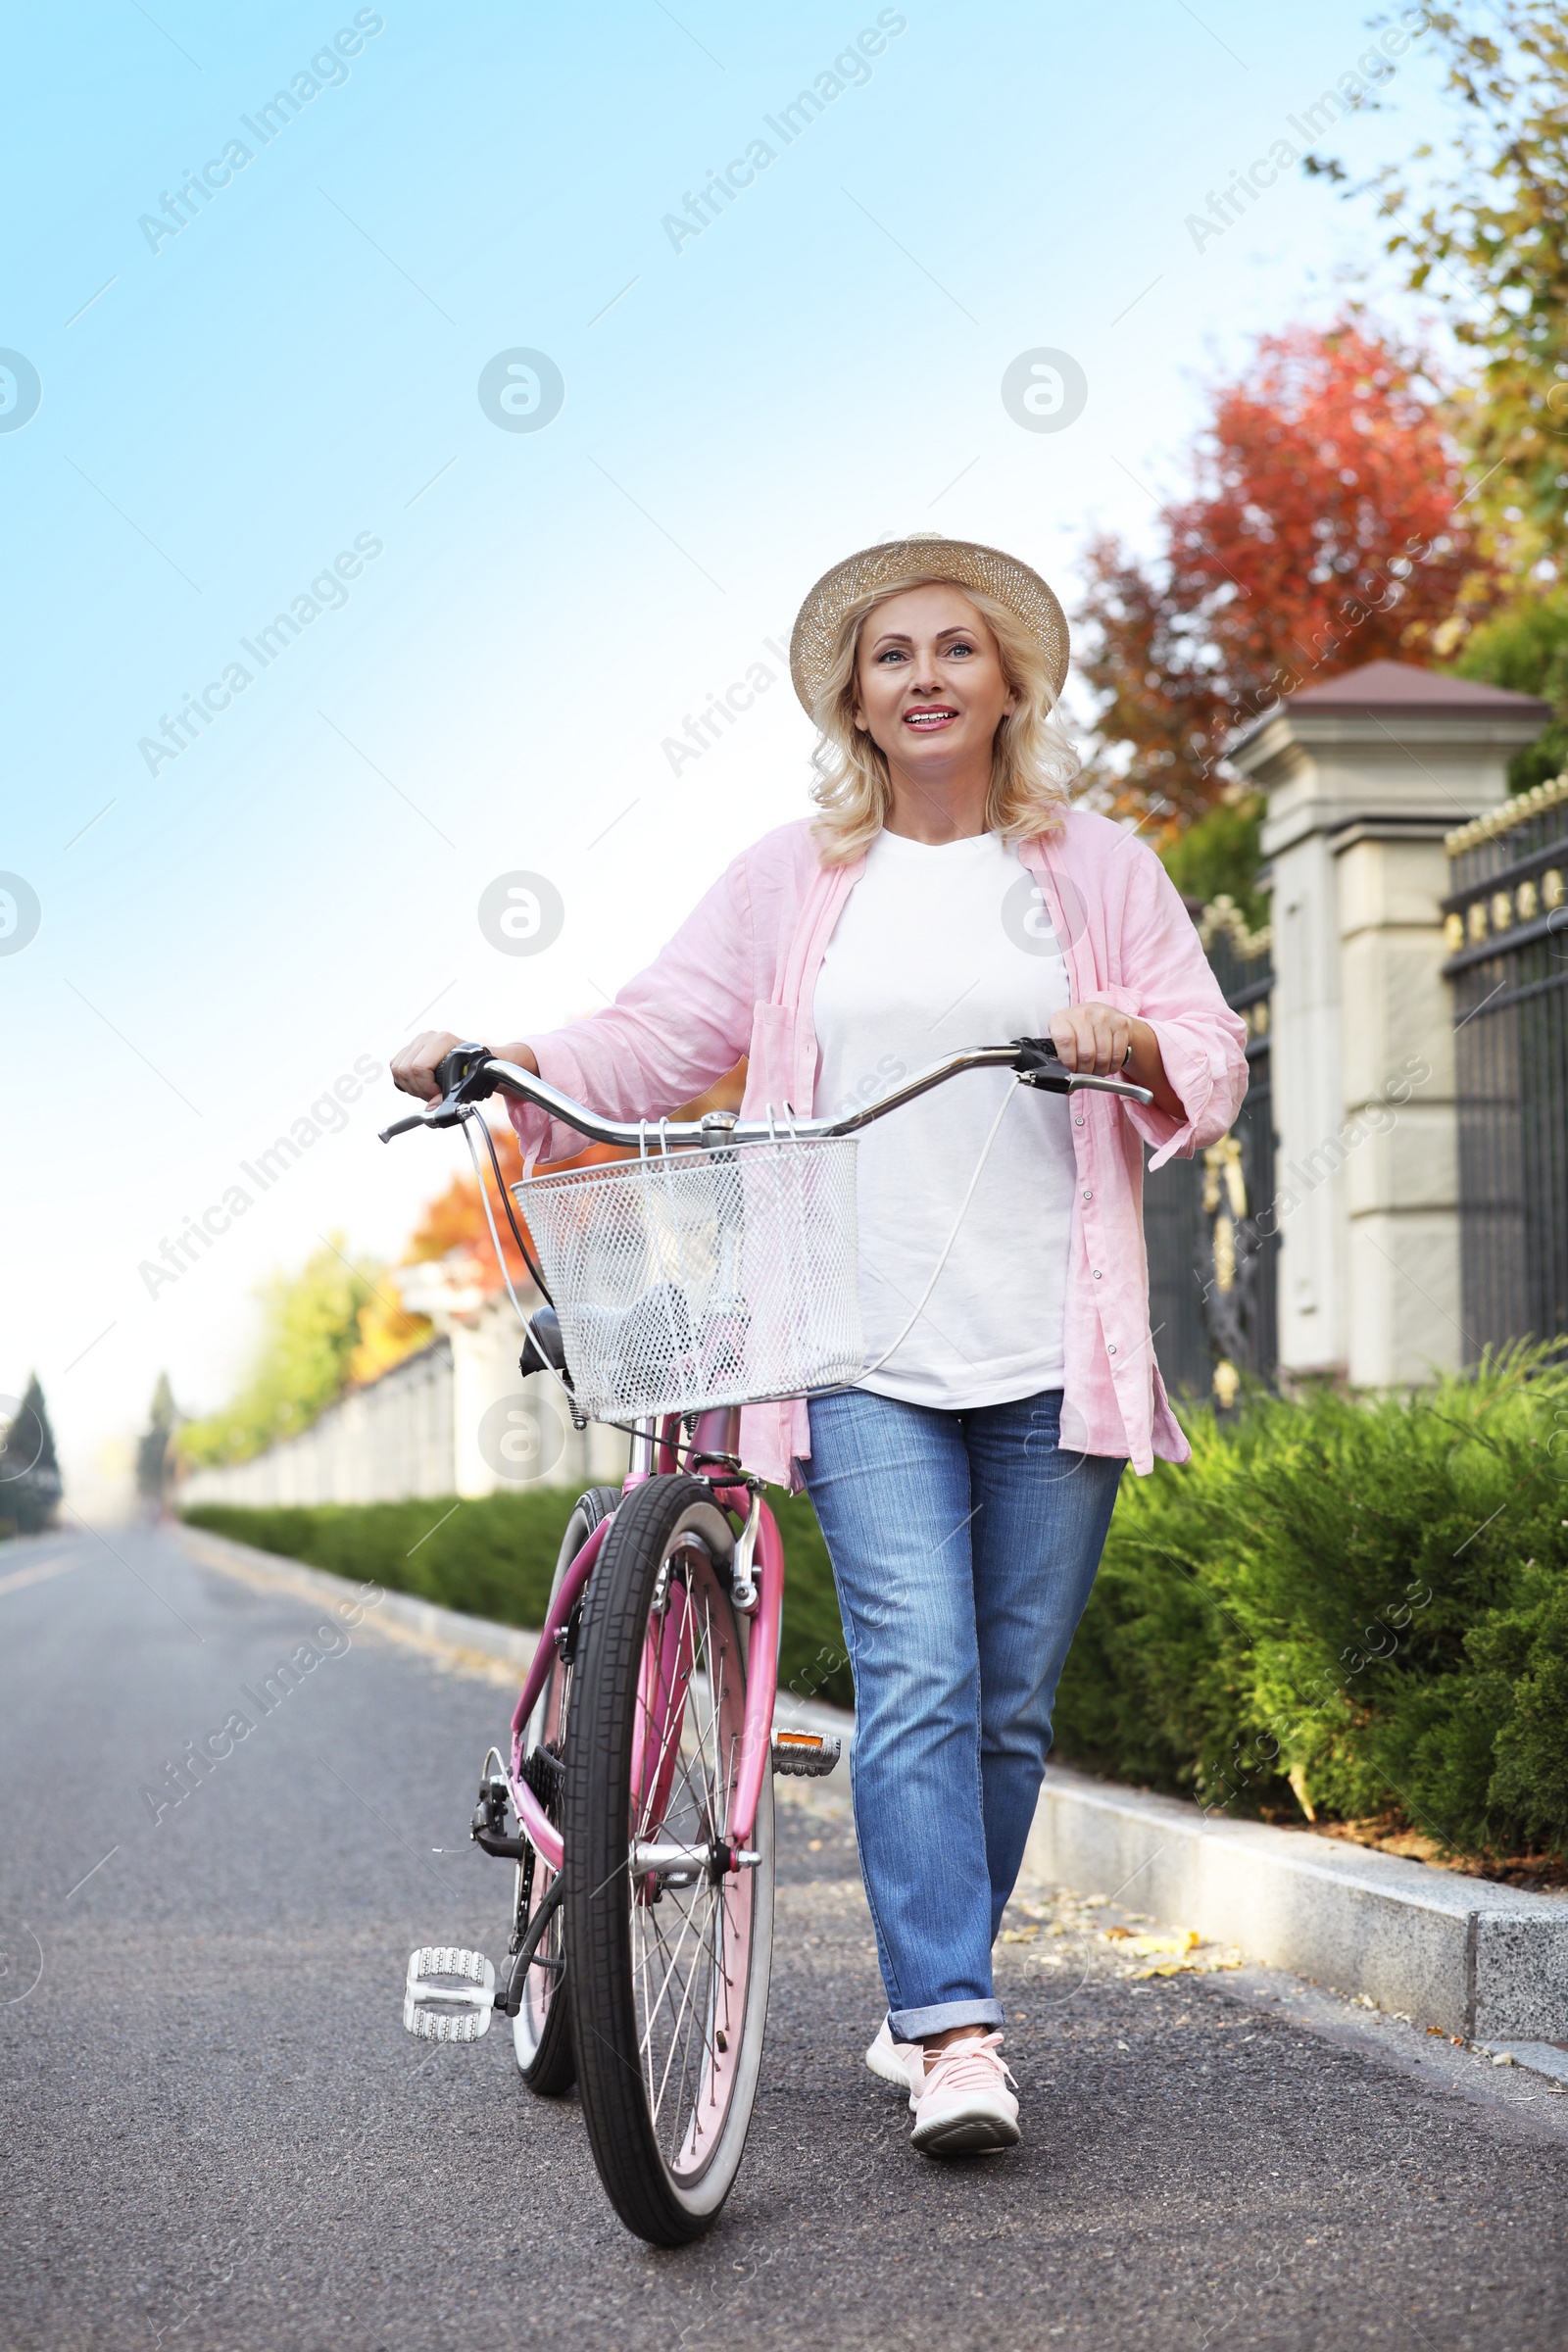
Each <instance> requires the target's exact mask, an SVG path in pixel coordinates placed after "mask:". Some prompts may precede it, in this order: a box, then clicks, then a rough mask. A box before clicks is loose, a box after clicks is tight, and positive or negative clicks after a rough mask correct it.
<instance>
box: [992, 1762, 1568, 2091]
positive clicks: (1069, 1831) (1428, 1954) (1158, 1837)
mask: <svg viewBox="0 0 1568 2352" xmlns="http://www.w3.org/2000/svg"><path fill="white" fill-rule="evenodd" d="M1023 1867H1024V1872H1025V1875H1026V1876H1031V1877H1035V1878H1038V1879H1042V1880H1046V1881H1049V1882H1054V1883H1055V1884H1057V1885H1060V1886H1067V1887H1073V1888H1075V1889H1076V1890H1077V1891H1078V1892H1079V1893H1081V1894H1104V1895H1110V1896H1114V1897H1115V1898H1116V1899H1117V1900H1118V1901H1121V1902H1125V1903H1127V1904H1129V1905H1132V1906H1135V1907H1136V1908H1137V1909H1138V1910H1140V1911H1144V1912H1147V1913H1148V1914H1149V1915H1150V1916H1151V1917H1152V1918H1154V1919H1157V1920H1161V1921H1164V1922H1167V1923H1170V1924H1172V1925H1176V1924H1179V1925H1181V1926H1183V1927H1188V1928H1196V1929H1197V1930H1198V1932H1199V1934H1200V1935H1201V1936H1203V1937H1204V1938H1205V1939H1206V1940H1209V1941H1212V1942H1215V1943H1227V1944H1234V1945H1237V1946H1239V1947H1240V1948H1241V1949H1242V1950H1243V1951H1246V1952H1250V1953H1251V1954H1252V1955H1253V1956H1254V1957H1255V1958H1256V1959H1259V1960H1262V1961H1265V1962H1267V1963H1268V1964H1269V1965H1270V1966H1272V1967H1275V1968H1283V1969H1289V1970H1290V1971H1291V1973H1292V1974H1293V1975H1295V1976H1299V1977H1307V1978H1310V1979H1312V1980H1313V1981H1314V1982H1316V1983H1318V1984H1321V1985H1330V1986H1332V1987H1333V1988H1334V1989H1335V1990H1336V1991H1338V1992H1345V1993H1350V1994H1352V1995H1353V1994H1364V1995H1365V1996H1366V1997H1367V1998H1368V1999H1370V2000H1373V2001H1375V2002H1376V2003H1377V2005H1378V2006H1379V2008H1382V2009H1387V2010H1390V2011H1392V2012H1394V2013H1395V2014H1396V2015H1402V2016H1406V2017H1409V2018H1412V2019H1413V2020H1415V2022H1416V2023H1418V2024H1420V2025H1424V2026H1436V2027H1441V2028H1442V2030H1443V2031H1444V2032H1445V2033H1446V2034H1462V2035H1463V2036H1464V2038H1465V2040H1466V2041H1485V2042H1488V2043H1490V2044H1491V2045H1492V2047H1493V2048H1498V2047H1500V2046H1501V2045H1502V2044H1504V2043H1513V2044H1515V2045H1516V2046H1517V2045H1519V2044H1523V2043H1527V2042H1530V2043H1538V2042H1556V2041H1558V2040H1561V2039H1563V2038H1564V2037H1568V1896H1561V1895H1552V1894H1530V1893H1522V1892H1520V1891H1519V1890H1518V1889H1516V1888H1514V1887H1495V1886H1493V1885H1492V1884H1490V1883H1489V1882H1488V1881H1487V1880H1484V1879H1471V1878H1466V1877H1464V1876H1462V1875H1461V1874H1460V1873H1459V1872H1456V1871H1446V1870H1441V1869H1435V1868H1433V1867H1431V1866H1430V1865H1428V1864H1425V1863H1420V1862H1406V1861H1402V1860H1400V1859H1399V1858H1398V1857H1397V1856H1396V1855H1393V1854H1379V1853H1374V1852H1371V1851H1368V1850H1367V1849H1366V1848H1364V1847H1360V1846H1347V1845H1342V1844H1340V1843H1339V1842H1337V1841H1334V1840H1330V1839H1328V1838H1313V1837H1311V1836H1310V1835H1309V1834H1306V1833H1303V1832H1297V1831H1293V1830H1277V1829H1272V1828H1270V1827H1269V1826H1268V1824H1267V1823H1264V1822H1251V1821H1227V1820H1225V1819H1223V1818H1222V1817H1220V1816H1218V1815H1213V1814H1210V1815H1207V1816H1205V1815H1204V1814H1203V1813H1201V1811H1200V1809H1199V1808H1198V1806H1197V1805H1196V1804H1190V1803H1183V1802H1182V1801H1181V1800H1179V1799H1177V1798H1174V1797H1165V1796H1149V1795H1146V1794H1144V1793H1143V1792H1142V1791H1140V1790H1137V1789H1118V1788H1116V1787H1114V1786H1113V1785H1111V1784H1109V1783H1107V1782H1104V1781H1097V1780H1092V1779H1091V1778H1090V1777H1089V1776H1088V1775H1087V1774H1085V1773H1079V1772H1073V1771H1071V1770H1069V1769H1068V1768H1067V1767H1066V1766H1065V1765H1059V1764H1053V1765H1052V1766H1051V1767H1050V1769H1049V1770H1048V1772H1047V1774H1046V1784H1045V1788H1044V1789H1043V1790H1042V1791H1041V1796H1040V1803H1039V1805H1038V1807H1037V1809H1036V1812H1035V1818H1034V1825H1033V1828H1032V1829H1031V1831H1030V1833H1029V1841H1028V1845H1027V1847H1026V1849H1025V1852H1024V1864H1023ZM1525 2063H1528V2061H1526V2062H1525Z"/></svg>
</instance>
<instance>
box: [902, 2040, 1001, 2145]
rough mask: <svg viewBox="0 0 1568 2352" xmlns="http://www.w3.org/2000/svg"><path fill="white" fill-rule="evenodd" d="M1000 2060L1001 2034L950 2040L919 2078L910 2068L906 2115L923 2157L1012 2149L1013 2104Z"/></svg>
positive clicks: (914, 2140) (915, 2143)
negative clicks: (912, 2122)
mask: <svg viewBox="0 0 1568 2352" xmlns="http://www.w3.org/2000/svg"><path fill="white" fill-rule="evenodd" d="M1009 2082H1012V2076H1011V2075H1010V2074H1009V2073H1008V2071H1007V2067H1006V2064H1005V2060H1004V2059H1003V2056H1002V2035H1001V2034H976V2036H975V2038H974V2039H973V2040H972V2041H970V2040H964V2041H950V2042H949V2043H948V2045H947V2047H946V2049H943V2050H940V2051H938V2052H937V2054H936V2058H935V2062H934V2063H928V2065H927V2068H926V2072H925V2077H924V2080H923V2081H921V2080H918V2079H914V2078H913V2076H912V2070H911V2084H910V2090H909V2112H910V2114H911V2115H912V2116H913V2117H914V2129H913V2131H911V2132H910V2134H909V2138H910V2141H911V2143H912V2145H913V2146H915V2147H917V2148H918V2149H919V2150H920V2151H921V2153H922V2154H923V2155H926V2156H974V2155H980V2154H983V2153H985V2152H986V2151H988V2150H990V2149H994V2148H1011V2147H1016V2146H1017V2144H1018V2139H1019V2136H1020V2134H1019V2131H1018V2102H1017V2100H1016V2099H1015V2098H1014V2097H1013V2095H1012V2092H1011V2091H1010V2090H1009V2089H1008V2088H1007V2084H1008V2083H1009Z"/></svg>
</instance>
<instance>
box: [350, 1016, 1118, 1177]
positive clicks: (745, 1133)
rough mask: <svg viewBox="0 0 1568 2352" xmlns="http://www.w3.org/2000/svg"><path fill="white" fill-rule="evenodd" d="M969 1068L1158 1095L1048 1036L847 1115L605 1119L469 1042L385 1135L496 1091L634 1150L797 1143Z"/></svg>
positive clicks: (927, 1077)
mask: <svg viewBox="0 0 1568 2352" xmlns="http://www.w3.org/2000/svg"><path fill="white" fill-rule="evenodd" d="M962 1070H1013V1071H1015V1072H1016V1073H1017V1075H1018V1077H1019V1078H1020V1079H1021V1080H1022V1082H1023V1084H1024V1085H1025V1086H1033V1087H1038V1088H1039V1089H1040V1090H1041V1091H1042V1092H1043V1093H1045V1094H1050V1095H1077V1094H1097V1095H1119V1096H1120V1097H1121V1099H1122V1100H1123V1101H1124V1102H1128V1103H1144V1104H1146V1105H1147V1104H1149V1103H1152V1102H1153V1099H1154V1098H1153V1096H1152V1094H1151V1093H1150V1091H1149V1089H1148V1087H1147V1086H1133V1085H1131V1084H1130V1083H1129V1082H1128V1081H1127V1080H1126V1079H1122V1078H1097V1077H1096V1076H1094V1075H1093V1073H1091V1072H1087V1071H1082V1070H1066V1069H1063V1067H1062V1065H1061V1059H1060V1056H1059V1055H1058V1054H1057V1053H1056V1049H1055V1047H1054V1045H1053V1043H1052V1041H1051V1039H1050V1038H1049V1037H1015V1038H1014V1039H1013V1041H1012V1043H1011V1044H1010V1045H1007V1046H976V1047H974V1048H972V1049H971V1050H970V1051H969V1052H967V1053H964V1054H950V1055H949V1057H948V1059H947V1060H946V1061H935V1062H933V1063H932V1064H931V1066H930V1067H929V1069H924V1070H920V1071H918V1072H917V1073H916V1074H915V1076H914V1077H912V1078H910V1079H908V1080H907V1081H906V1083H905V1084H904V1085H903V1086H898V1087H895V1088H894V1089H893V1091H892V1092H891V1094H886V1095H883V1096H882V1097H881V1098H880V1100H879V1101H877V1102H875V1103H866V1104H865V1105H864V1107H863V1108H861V1109H859V1110H854V1111H850V1112H849V1113H847V1114H846V1116H844V1117H843V1118H838V1119H792V1118H790V1117H788V1116H787V1115H785V1116H782V1117H779V1118H776V1119H772V1120H767V1119H741V1118H739V1117H738V1116H737V1114H736V1113H735V1112H734V1111H732V1110H711V1111H709V1113H708V1114H707V1116H706V1117H705V1118H702V1119H680V1120H670V1119H659V1120H654V1119H605V1118H601V1117H600V1116H599V1113H598V1112H597V1111H593V1110H589V1109H587V1108H585V1106H584V1105H583V1104H582V1103H574V1102H573V1101H572V1099H571V1097H570V1096H569V1095H564V1094H562V1093H561V1092H560V1090H559V1088H557V1087H554V1086H552V1085H551V1084H550V1083H549V1081H548V1080H547V1079H544V1078H536V1077H535V1076H534V1074H533V1072H532V1071H531V1070H525V1069H522V1068H520V1067H519V1066H518V1064H517V1063H516V1062H514V1061H499V1060H497V1058H496V1057H495V1055H494V1054H492V1053H491V1052H490V1050H489V1048H488V1047H487V1046H477V1045H468V1046H454V1048H453V1049H452V1052H451V1053H450V1054H445V1055H443V1057H442V1058H441V1060H440V1061H438V1062H437V1063H436V1065H435V1068H434V1069H433V1070H432V1072H431V1073H430V1074H431V1076H432V1077H433V1078H434V1080H435V1082H436V1084H437V1085H438V1086H439V1087H440V1089H441V1100H440V1102H439V1103H432V1104H431V1106H430V1108H429V1109H428V1110H417V1111H415V1112H414V1113H412V1115H411V1116H410V1117H408V1118H406V1119H398V1120H395V1121H394V1123H393V1124H392V1125H391V1126H390V1127H383V1128H382V1130H381V1141H382V1143H383V1144H387V1143H390V1142H391V1140H392V1138H393V1137H394V1136H395V1135H407V1134H408V1132H409V1130H410V1129H411V1128H412V1127H455V1126H457V1125H458V1124H459V1122H460V1121H461V1120H463V1119H466V1117H467V1116H468V1113H469V1109H470V1107H471V1105H472V1104H474V1103H482V1102H484V1101H485V1099H486V1098H487V1097H488V1096H490V1095H494V1094H504V1095H515V1097H516V1098H517V1100H518V1101H519V1102H522V1103H533V1104H534V1105H535V1107H536V1108H538V1109H540V1110H547V1111H549V1113H550V1115H551V1117H552V1118H554V1119H558V1120H559V1121H560V1122H561V1124H562V1126H564V1127H570V1128H573V1129H574V1130H575V1131H576V1133H577V1134H579V1135H581V1136H585V1137H586V1138H587V1140H588V1141H589V1142H590V1143H594V1144H611V1145H615V1146H619V1147H620V1148H622V1149H623V1150H629V1151H637V1150H639V1149H642V1148H644V1147H646V1145H647V1143H648V1142H649V1140H650V1139H649V1129H650V1128H653V1129H654V1130H655V1131H656V1134H657V1139H658V1141H659V1143H660V1145H661V1147H662V1148H667V1147H670V1146H675V1147H680V1146H706V1147H707V1148H708V1149H709V1150H710V1151H711V1150H715V1149H717V1148H719V1147H721V1146H726V1145H733V1144H765V1143H767V1142H769V1141H772V1140H776V1138H777V1137H778V1135H779V1134H780V1132H782V1133H783V1134H784V1135H786V1136H788V1137H789V1138H790V1139H791V1140H792V1141H796V1140H801V1139H805V1140H808V1141H812V1142H815V1141H819V1140H821V1139H823V1138H826V1137H829V1136H839V1135H855V1134H857V1133H858V1130H859V1129H860V1128H862V1127H869V1126H870V1125H871V1123H872V1121H873V1120H874V1119H880V1118H885V1117H886V1116H887V1113H888V1112H889V1111H890V1110H897V1109H899V1108H900V1107H901V1105H902V1104H904V1103H912V1102H913V1101H914V1100H915V1098H916V1097H917V1096H919V1095H925V1094H929V1093H930V1091H931V1089H932V1088H933V1087H935V1086H943V1085H945V1084H946V1083H947V1081H948V1080H949V1079H950V1078H956V1077H957V1076H958V1074H959V1072H960V1071H962Z"/></svg>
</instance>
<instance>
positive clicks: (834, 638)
mask: <svg viewBox="0 0 1568 2352" xmlns="http://www.w3.org/2000/svg"><path fill="white" fill-rule="evenodd" d="M911 579H926V580H951V581H953V582H954V584H955V585H956V586H957V587H959V588H979V589H981V590H983V591H984V593H985V594H986V595H988V596H994V597H995V598H996V599H997V602H998V603H999V604H1002V605H1005V606H1006V608H1007V610H1008V612H1009V613H1016V614H1017V616H1018V618H1019V619H1020V620H1021V621H1022V622H1023V624H1024V626H1025V627H1026V628H1027V629H1028V630H1029V632H1030V634H1031V636H1032V637H1033V638H1034V639H1035V641H1036V643H1037V644H1038V645H1039V647H1040V650H1041V652H1042V653H1043V654H1044V655H1045V657H1046V666H1047V669H1048V671H1049V673H1050V677H1051V684H1052V689H1053V692H1054V693H1055V694H1057V695H1059V694H1060V692H1061V688H1062V681H1063V680H1064V679H1065V677H1066V675H1067V645H1068V639H1067V615H1066V614H1065V613H1063V611H1062V609H1061V605H1060V603H1059V601H1058V600H1057V598H1056V596H1055V593H1054V590H1052V589H1051V588H1049V587H1048V586H1047V584H1046V582H1045V581H1044V580H1043V579H1042V578H1041V577H1040V574H1039V573H1038V572H1037V571H1031V570H1030V568H1029V565H1028V564H1020V563H1019V562H1018V559H1017V558H1016V556H1007V555H1004V554H1003V552H1002V550H1001V549H1000V548H996V547H982V546H981V545H980V544H979V543H978V541H976V540H973V539H943V538H939V537H938V536H936V535H935V534H934V533H933V534H930V535H925V534H919V535H915V536H911V537H909V538H907V539H889V540H885V541H884V542H883V543H882V545H881V546H880V547H862V548H861V549H860V551H859V553H858V555H854V556H846V557H845V559H844V561H843V563H842V564H834V566H833V568H832V570H831V571H824V572H823V574H822V577H821V578H820V579H819V580H818V581H817V583H816V585H815V587H814V588H813V589H812V590H811V592H810V594H809V596H808V597H807V599H806V602H805V603H804V604H803V605H802V607H801V610H800V613H799V614H798V616H797V618H796V622H795V628H794V631H793V633H792V635H791V637H790V677H791V679H792V680H793V682H794V686H795V691H796V693H797V695H799V697H800V699H801V702H802V703H803V704H804V706H805V708H806V709H807V711H809V712H810V714H811V716H812V717H813V718H814V717H815V715H816V708H817V703H818V700H819V699H820V696H821V692H822V687H823V684H824V683H825V681H826V678H827V673H828V671H829V669H830V668H831V667H832V664H833V657H834V655H835V653H836V652H837V650H838V642H839V631H840V629H841V628H842V626H843V624H844V615H845V613H848V612H849V610H850V608H851V606H852V605H856V604H858V603H859V601H860V599H861V598H862V597H865V596H869V595H872V594H874V593H875V592H876V590H877V589H879V588H886V589H887V590H889V591H890V592H891V591H892V590H894V589H896V588H899V587H903V586H907V584H908V582H909V581H910V580H911Z"/></svg>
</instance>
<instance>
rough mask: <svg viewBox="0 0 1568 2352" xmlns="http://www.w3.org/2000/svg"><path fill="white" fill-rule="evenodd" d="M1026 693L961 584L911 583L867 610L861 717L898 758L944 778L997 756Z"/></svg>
mask: <svg viewBox="0 0 1568 2352" xmlns="http://www.w3.org/2000/svg"><path fill="white" fill-rule="evenodd" d="M1017 701H1018V698H1017V696H1016V695H1015V694H1014V693H1013V692H1012V690H1011V688H1010V687H1009V686H1008V684H1007V681H1006V679H1005V676H1004V675H1003V669H1002V658H1001V655H1000V654H999V652H998V650H997V641H996V639H995V637H993V635H992V634H991V631H990V629H989V628H988V627H987V626H986V623H985V621H984V620H983V619H982V617H981V615H980V614H979V613H977V612H976V610H975V608H974V606H973V605H971V604H970V602H969V599H968V598H967V597H966V596H965V595H964V593H963V590H962V589H961V588H955V587H949V586H948V585H946V584H945V583H942V582H937V583H934V584H933V585H932V586H930V587H926V588H906V589H905V590H904V591H903V593H902V594H901V595H898V596H890V597H889V598H888V599H887V602H886V603H885V604H881V605H877V606H875V607H874V608H873V609H872V611H871V612H870V613H867V614H866V617H865V620H864V622H863V624H862V626H861V629H860V644H859V650H858V655H857V659H856V664H855V723H856V725H857V726H858V727H859V728H861V729H863V730H864V732H866V733H867V734H869V736H870V737H871V740H872V742H873V743H874V744H876V746H877V748H878V749H879V750H880V751H881V752H882V753H883V754H884V755H885V756H886V758H887V759H888V760H889V761H890V763H891V764H892V765H893V766H895V767H899V768H903V769H905V770H906V771H908V772H912V773H913V774H915V775H920V774H925V775H929V776H931V777H932V778H933V779H934V778H935V777H937V776H938V775H943V774H952V773H953V772H954V771H955V770H956V769H958V768H962V767H967V766H968V765H969V764H970V763H971V762H975V763H978V762H979V761H981V760H984V761H985V762H987V763H989V761H990V759H991V746H992V742H993V740H994V738H995V736H996V732H997V728H998V726H999V725H1000V724H1001V722H1002V720H1003V718H1004V717H1005V715H1006V714H1007V712H1008V711H1012V710H1014V709H1016V707H1017Z"/></svg>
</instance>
